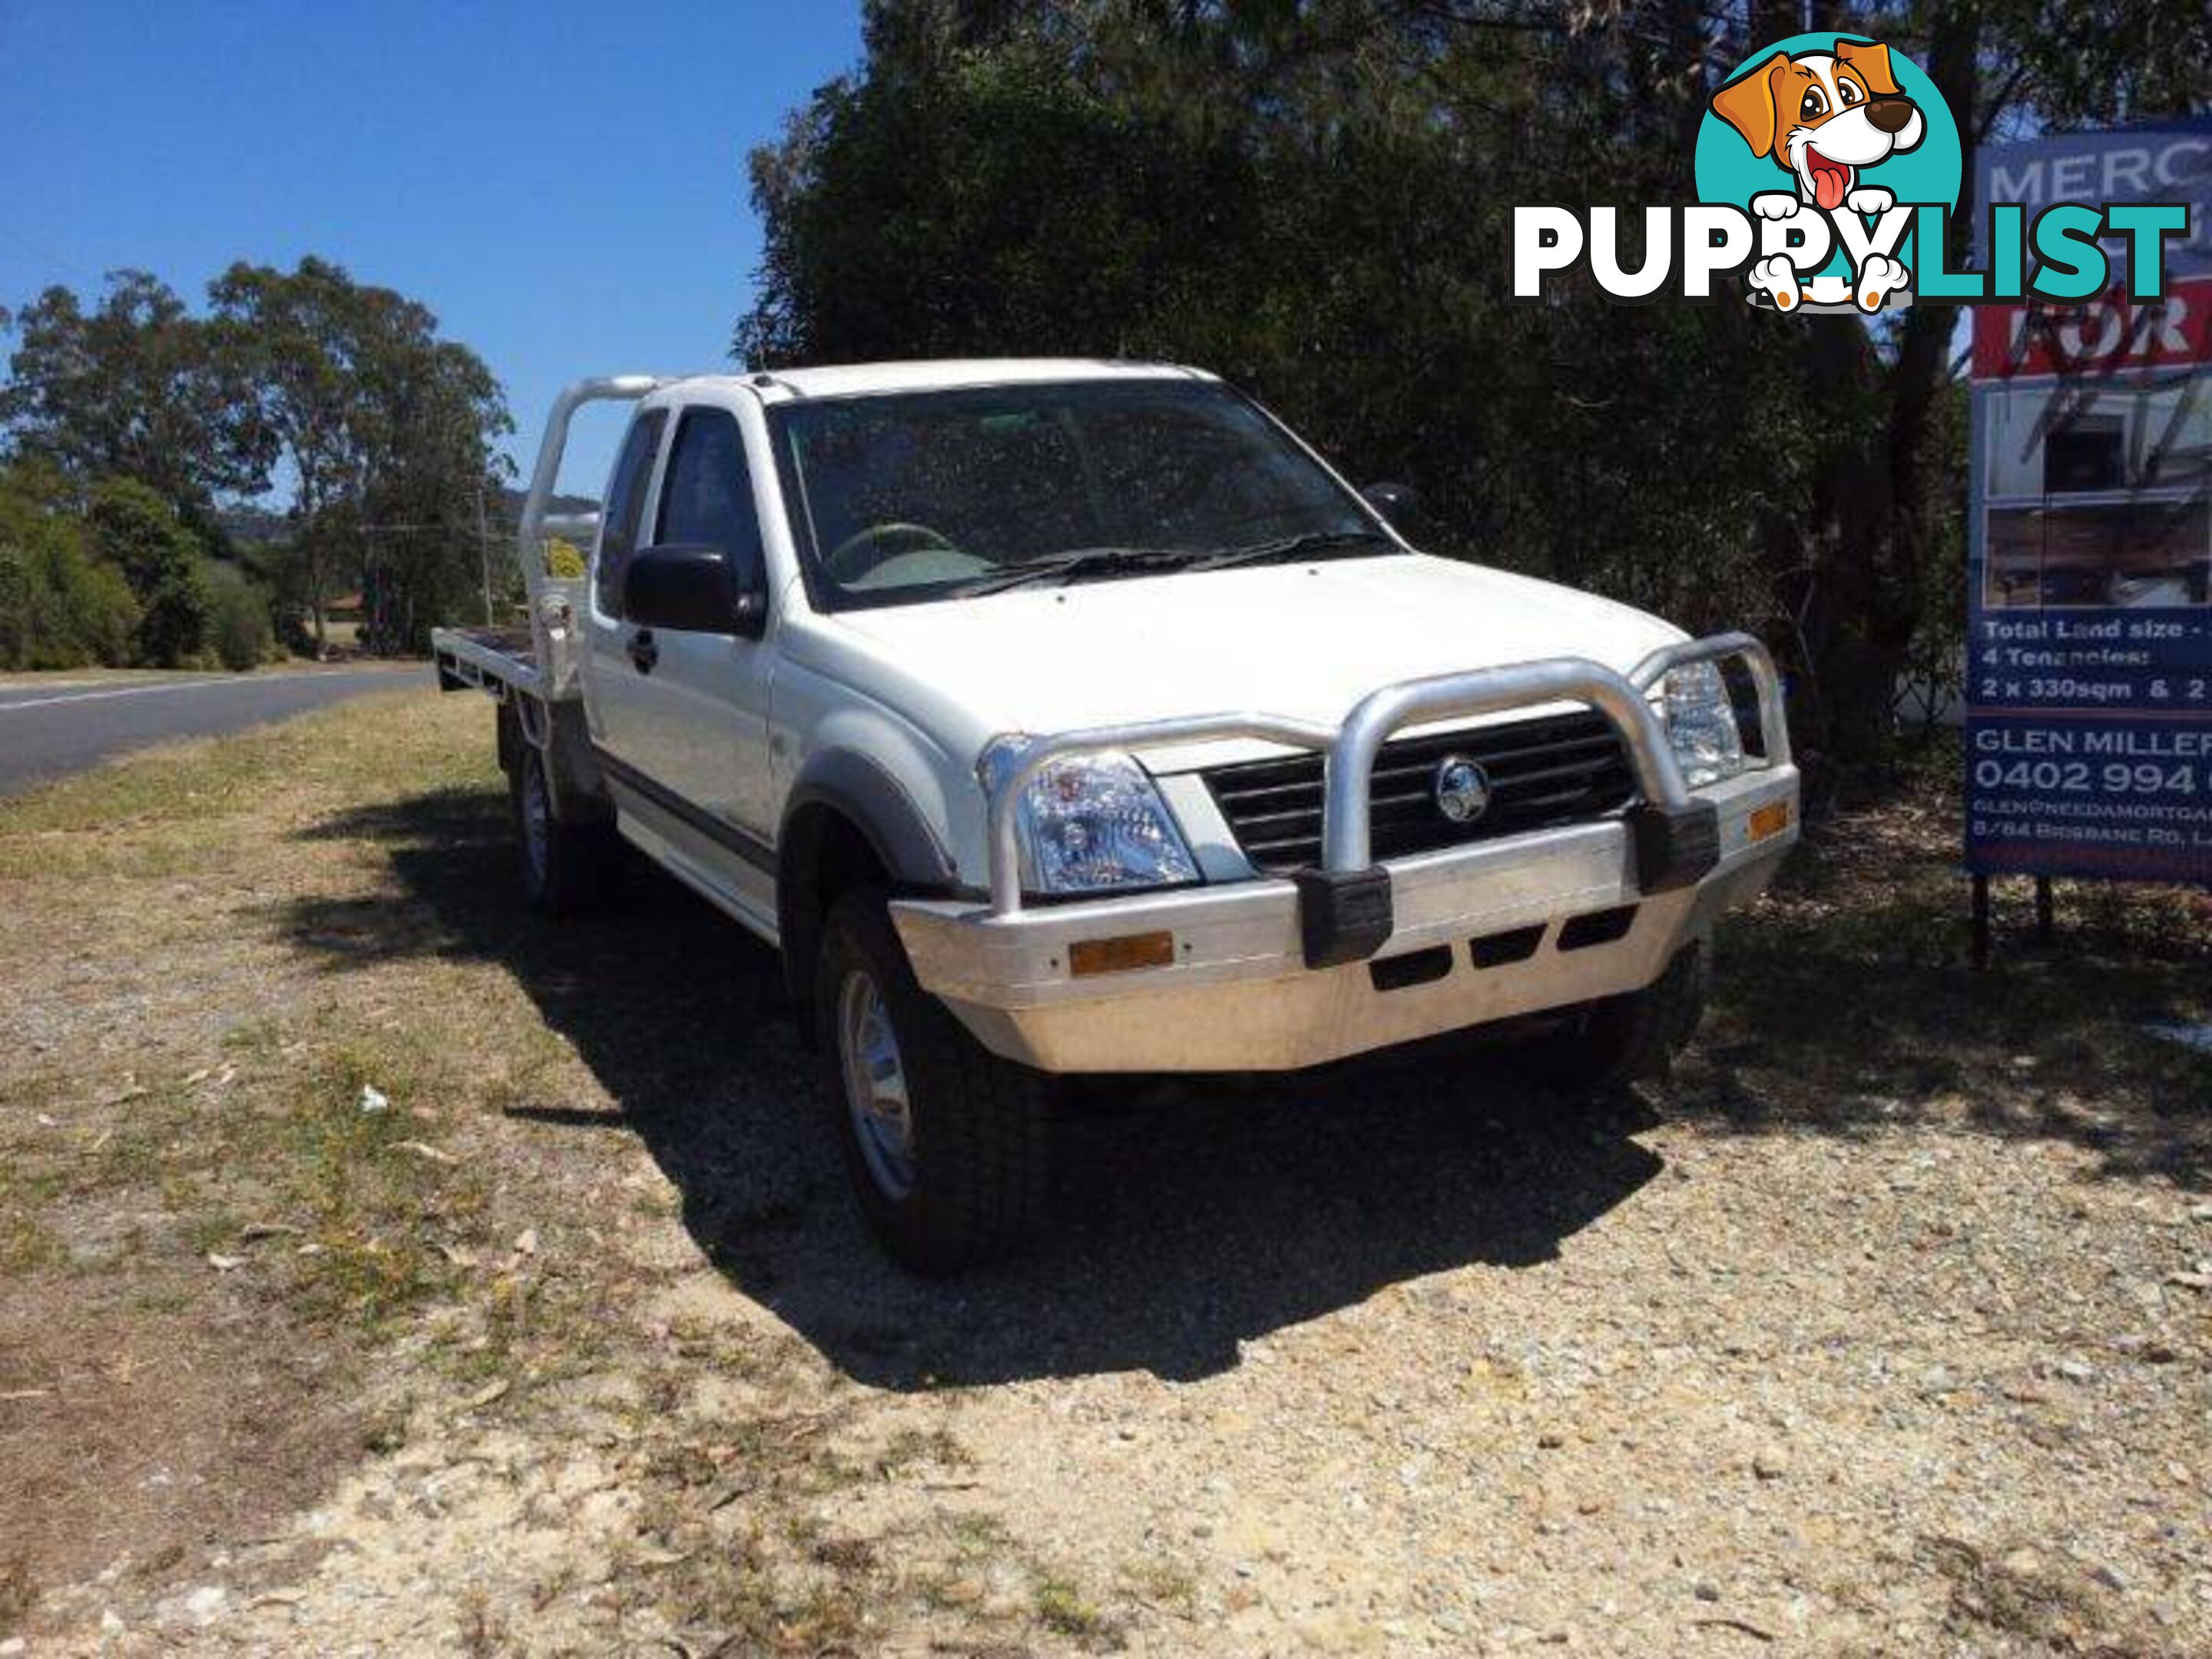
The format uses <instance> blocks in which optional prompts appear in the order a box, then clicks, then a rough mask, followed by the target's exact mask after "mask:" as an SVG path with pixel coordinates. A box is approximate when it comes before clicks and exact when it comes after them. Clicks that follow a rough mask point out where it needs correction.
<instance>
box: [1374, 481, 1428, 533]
mask: <svg viewBox="0 0 2212 1659" xmlns="http://www.w3.org/2000/svg"><path fill="white" fill-rule="evenodd" d="M1359 493H1360V495H1362V496H1363V497H1364V498H1365V500H1366V502H1367V505H1368V506H1370V507H1373V508H1374V509H1375V510H1376V512H1377V513H1381V514H1382V515H1383V522H1384V523H1386V524H1388V525H1389V526H1390V528H1391V529H1393V530H1395V531H1396V532H1398V533H1399V534H1400V535H1401V536H1403V537H1405V538H1407V540H1408V541H1411V540H1413V538H1414V537H1416V536H1417V535H1419V533H1420V531H1421V528H1422V513H1421V493H1420V491H1419V490H1418V489H1414V488H1413V485H1411V484H1401V483H1371V484H1370V485H1368V486H1367V488H1366V489H1363V490H1361V491H1360V492H1359Z"/></svg>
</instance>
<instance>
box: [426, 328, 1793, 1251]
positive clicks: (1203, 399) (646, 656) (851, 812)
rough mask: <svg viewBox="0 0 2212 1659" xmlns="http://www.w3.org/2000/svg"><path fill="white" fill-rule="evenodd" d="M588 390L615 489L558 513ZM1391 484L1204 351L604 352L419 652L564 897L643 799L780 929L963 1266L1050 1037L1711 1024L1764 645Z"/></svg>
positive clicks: (1769, 673) (1623, 1047)
mask: <svg viewBox="0 0 2212 1659" xmlns="http://www.w3.org/2000/svg"><path fill="white" fill-rule="evenodd" d="M605 398H612V399H623V400H630V401H634V402H635V404H636V410H635V415H634V416H633V418H632V421H631V423H630V426H629V435H628V436H627V438H626V439H625V441H623V446H622V449H621V452H620V453H619V455H618V457H617V460H616V463H615V466H614V471H613V476H612V477H611V479H610V480H609V482H608V484H607V489H606V492H605V503H604V506H603V507H602V509H601V511H600V513H599V517H598V520H597V522H596V523H595V524H594V523H592V522H591V521H590V520H577V521H549V520H548V517H547V503H548V501H549V498H550V495H551V494H552V489H553V485H554V481H555V478H556V475H557V473H558V471H559V467H560V461H561V455H562V449H563V447H564V446H565V444H566V441H567V435H568V422H569V417H570V416H571V415H572V414H573V412H574V410H576V408H577V407H578V406H579V405H580V404H584V403H586V402H589V401H592V400H594V399H605ZM1411 505H1412V502H1411V495H1410V492H1408V491H1406V490H1404V489H1401V488H1398V487H1395V486H1388V485H1378V486H1376V488H1375V489H1371V490H1370V491H1369V492H1367V494H1366V495H1362V494H1361V493H1359V492H1358V491H1357V490H1354V489H1352V488H1351V487H1349V486H1348V485H1347V484H1346V483H1345V482H1344V480H1343V479H1342V478H1340V477H1338V476H1337V474H1336V473H1334V471H1331V470H1330V469H1329V467H1328V465H1326V464H1324V463H1323V462H1322V460H1321V459H1319V458H1318V457H1317V456H1316V454H1315V453H1313V452H1312V451H1311V450H1310V449H1309V448H1307V447H1305V446H1304V444H1303V443H1301V442H1300V441H1298V440H1297V438H1296V437H1294V436H1293V435H1291V433H1290V432H1288V431H1287V430H1285V428H1283V427H1282V426H1281V425H1280V424H1279V423H1278V422H1276V421H1275V420H1274V419H1273V417H1272V416H1268V415H1267V413H1265V412H1264V411H1263V410H1261V409H1260V408H1259V407H1257V406H1256V405H1255V404H1253V403H1252V402H1251V401H1249V399H1248V398H1244V397H1243V396H1242V395H1240V394H1239V393H1238V392H1235V391H1233V390H1231V388H1230V387H1228V386H1225V385H1224V384H1222V383H1221V382H1220V381H1219V380H1216V379H1214V378H1213V377H1212V376H1210V375H1207V374H1200V373H1197V372H1195V371H1193V370H1190V369H1186V368H1164V367H1145V366H1140V365H1131V364H1121V363H1100V362H1044V361H1017V362H942V363H894V364H884V365H878V366H872V367H854V368H815V369H798V370H779V371H777V372H775V373H774V374H750V375H716V376H702V377H699V378H696V379H684V380H660V379H654V378H651V377H647V376H624V377H619V378H615V379H608V380H587V381H585V382H583V383H581V384H580V385H578V386H572V387H571V388H569V389H568V391H567V392H563V393H562V396H561V398H559V399H558V401H557V402H556V404H555V405H554V407H553V410H552V413H551V415H550V419H549V421H548V422H547V427H546V432H545V437H544V445H543V447H542V450H541V452H540V453H539V456H538V465H537V468H536V472H535V475H534V477H532V483H531V489H530V494H529V497H528V499H527V501H526V504H525V506H524V508H523V513H522V521H521V526H520V541H521V553H522V564H523V568H524V571H525V573H526V580H527V582H528V586H529V615H528V626H527V628H526V629H513V630H507V631H501V630H495V629H485V630H481V631H477V630H461V629H446V630H441V631H440V632H439V633H438V634H437V635H435V653H436V657H437V665H438V671H439V676H440V679H441V684H445V685H446V686H447V687H456V686H461V685H473V686H479V687H481V688H483V690H486V691H489V693H491V694H492V696H494V697H495V698H496V699H497V700H498V702H499V705H500V711H499V733H500V745H499V752H500V758H501V763H502V765H503V766H504V767H505V769H506V771H507V775H508V777H509V780H510V781H511V784H512V790H513V801H514V810H515V817H516V821H517V825H518V829H519V832H520V842H521V846H522V849H523V858H522V866H523V873H524V876H525V878H526V883H527V884H528V887H529V890H530V892H531V895H532V897H533V898H534V899H535V901H536V902H538V904H539V905H541V906H542V907H544V908H546V909H547V910H549V911H553V912H556V913H557V912H563V911H568V910H570V909H572V908H577V907H579V906H580V905H582V904H584V903H586V902H589V901H590V900H591V899H592V898H593V897H594V896H598V895H599V894H600V893H601V892H603V891H604V890H605V887H606V884H607V882H608V878H609V875H610V863H609V854H610V853H611V850H612V849H613V848H614V846H615V843H616V841H617V837H619V838H620V839H621V840H623V841H628V842H630V843H632V844H633V845H635V847H637V848H640V849H641V850H642V851H643V852H644V853H645V854H646V855H647V857H649V858H651V859H653V860H654V861H655V862H657V863H659V865H661V866H663V867H664V868H665V869H666V870H668V871H669V872H671V874H673V875H674V876H676V877H677V878H678V879H679V880H681V881H683V882H684V883H686V884H689V885H690V886H691V887H693V888H695V889H696V890H698V891H699V892H700V893H701V894H702V895H704V896H706V897H707V898H708V900H709V901H710V902H713V903H714V904H715V905H717V906H719V907H720V908H722V909H723V910H725V911H726V912H728V913H729V914H730V915H732V916H734V917H735V918H736V919H737V920H738V921H740V922H741V923H743V924H744V926H745V927H748V928H750V929H751V930H752V931H753V932H754V933H757V934H759V935H760V936H761V937H762V938H763V939H766V940H768V941H769V943H771V944H772V945H776V946H778V947H779V948H780V949H781V951H782V953H783V959H784V963H785V965H786V978H787V982H788V984H789V987H790V991H791V994H792V996H793V1000H794V1001H795V1003H796V1004H797V1006H798V1007H799V1011H800V1017H801V1021H802V1026H803V1029H805V1030H807V1032H808V1033H809V1035H810V1036H811V1037H812V1038H813V1039H814V1040H815V1041H816V1042H818V1044H819V1046H820V1048H821V1049H822V1050H823V1054H824V1056H825V1058H826V1060H827V1061H828V1063H829V1069H830V1071H831V1073H833V1075H834V1079H835V1085H834V1097H835V1100H836V1110H837V1114H838V1119H839V1122H840V1124H841V1126H842V1136H843V1139H844V1144H845V1147H846V1152H847V1158H848V1164H849V1166H850V1170H851V1174H852V1176H853V1181H854V1189H855V1191H856V1192H857V1194H858V1195H859V1199H860V1204H861V1206H862V1208H863V1209H864V1210H865V1211H866V1214H867V1216H868V1218H869V1220H870V1221H871V1222H872V1225H874V1227H875V1228H876V1230H877V1231H878V1233H879V1234H880V1236H881V1237H882V1238H883V1239H884V1243H885V1244H886V1246H887V1247H888V1248H889V1249H890V1251H891V1253H892V1254H893V1255H895V1256H896V1258H897V1259H898V1260H900V1261H902V1262H904V1263H906V1264H908V1266H910V1267H915V1268H917V1269H921V1270H923V1271H934V1272H943V1271H949V1270H952V1269H955V1268H957V1267H962V1266H963V1265H966V1264H967V1263H969V1262H971V1261H976V1260H978V1259H980V1258H981V1257H983V1256H985V1255H989V1254H991V1253H992V1252H994V1251H995V1250H998V1249H1001V1248H1003V1247H1004V1246H1006V1244H1007V1243H1010V1242H1012V1240H1014V1239H1015V1238H1017V1237H1018V1236H1019V1235H1020V1234H1021V1233H1022V1232H1023V1231H1024V1229H1025V1228H1027V1227H1029V1226H1030V1225H1032V1224H1034V1223H1035V1222H1036V1220H1037V1219H1038V1218H1039V1215H1040V1212H1041V1210H1042V1205H1043V1201H1044V1196H1045V1192H1046V1175H1047V1169H1046V1164H1047V1158H1048V1149H1049V1147H1050V1146H1051V1139H1052V1138H1051V1135H1050V1133H1049V1130H1050V1121H1051V1112H1052V1107H1053V1092H1054V1091H1053V1090H1052V1087H1051V1074H1053V1073H1103V1072H1123V1073H1132V1072H1133V1073H1168V1072H1216V1071H1238V1072H1249V1071H1267V1070H1283V1069H1288V1068H1291V1067H1297V1066H1312V1065H1316V1064H1318V1063H1320V1062H1322V1061H1326V1060H1337V1059H1340V1058H1342V1057H1343V1056H1346V1055H1348V1054H1358V1053H1361V1052H1364V1051H1366V1050H1370V1049H1376V1048H1383V1047H1385V1046H1388V1045H1389V1044H1393V1043H1401V1042H1409V1041H1412V1040H1413V1039H1416V1038H1420V1037H1426V1036H1435V1035H1437V1034H1439V1033H1443V1032H1447V1031H1454V1030H1460V1029H1462V1028H1465V1027H1469V1026H1476V1025H1493V1024H1495V1025H1498V1029H1499V1030H1500V1031H1501V1032H1510V1033H1512V1034H1515V1035H1516V1036H1521V1037H1522V1039H1523V1041H1522V1044H1521V1047H1520V1049H1519V1059H1520V1060H1521V1061H1522V1063H1523V1064H1524V1065H1526V1066H1529V1067H1530V1068H1532V1069H1533V1070H1534V1071H1536V1072H1537V1073H1539V1074H1540V1075H1541V1076H1543V1077H1544V1078H1545V1079H1547V1080H1548V1081H1549V1082H1550V1083H1551V1084H1552V1085H1554V1086H1556V1087H1559V1088H1562V1089H1566V1090H1588V1089H1592V1088H1596V1087H1601V1086H1604V1085H1609V1084H1612V1083H1615V1082H1618V1081H1620V1080H1623V1079H1626V1078H1628V1077H1631V1076H1633V1075H1636V1074H1638V1073H1641V1072H1644V1071H1648V1070H1650V1069H1652V1068H1654V1067H1655V1066H1659V1065H1662V1064H1663V1063H1664V1061H1665V1060H1666V1059H1667V1057H1668V1055H1669V1054H1670V1053H1671V1052H1672V1050H1673V1049H1674V1048H1677V1047H1679V1046H1680V1043H1681V1042H1683V1041H1684V1040H1685V1039H1686V1037H1687V1036H1688V1035H1689V1033H1690V1031H1691V1030H1692V1028H1693V1027H1694V1025H1695V1024H1696V1021H1697V1018H1698V1015H1699V1009H1700V1005H1701V1001H1702V997H1703V993H1704V986H1705V979H1706V976H1707V975H1708V974H1709V972H1710V954H1711V932H1712V926H1713V922H1714V919H1715V918H1716V917H1717V915H1719V914H1720V913H1721V912H1722V911H1723V909H1725V908H1728V907H1729V906H1730V905H1733V904H1737V903H1741V902H1744V901H1745V900H1747V899H1748V898H1749V897H1751V896H1753V895H1754V894H1755V893H1757V892H1758V891H1759V889H1760V888H1762V887H1763V886H1764V885H1765V884H1766V882H1767V881H1768V879H1769V878H1771V876H1772V875H1773V873H1774V871H1775V868H1776V866H1778V864H1779V863H1780V861H1781V859H1782V856H1783V854H1784V852H1785V851H1786V850H1787V849H1788V848H1789V847H1790V844H1791V843H1792V842H1794V841H1795V840H1796V835H1797V823H1796V819H1797V772H1796V768H1795V767H1794V766H1793V765H1792V764H1791V763H1790V748H1789V737H1788V733H1787V730H1786V728H1785V726H1784V720H1783V713H1782V699H1781V692H1780V689H1779V687H1778V684H1777V682H1776V679H1775V673H1774V668H1773V665H1772V664H1771V661H1770V660H1769V659H1768V657H1767V654H1766V653H1765V650H1764V649H1762V648H1761V647H1760V646H1759V642H1758V641H1755V640H1753V639H1752V638H1750V637H1749V636H1748V635H1741V634H1729V635H1720V636H1717V637H1715V638H1711V639H1705V640H1697V641H1692V640H1689V639H1686V637H1685V636H1684V635H1682V634H1681V633H1680V631H1679V630H1678V629H1674V628H1671V627H1669V626H1668V624H1666V623H1662V622H1660V621H1658V620H1656V618H1654V617H1649V616H1645V615H1644V614H1643V613H1641V612H1639V611H1632V610H1630V609H1628V608H1627V607H1626V606H1623V605H1616V604H1613V603H1611V602H1609V601H1607V600H1605V599H1596V598H1594V597H1592V596H1590V595H1589V594H1585V593H1581V592H1575V591H1573V590H1571V589H1568V588H1564V587H1560V586H1554V585H1552V584H1549V583H1546V582H1541V581H1535V580H1529V579H1528V578H1525V577H1521V576H1515V575H1509V574H1504V573H1503V572H1500V571H1497V570H1492V569H1486V568H1483V567H1482V566H1480V565H1474V564H1468V563H1462V562H1455V561H1452V560H1447V559H1441V558H1434V557H1431V556H1428V555H1425V554H1423V553H1419V552H1417V551H1415V550H1413V548H1412V547H1411V546H1410V545H1408V544H1407V542H1406V541H1405V540H1404V539H1402V538H1401V532H1400V530H1399V529H1398V528H1397V527H1395V523H1394V520H1395V521H1402V520H1404V519H1406V518H1407V516H1408V513H1409V511H1410V508H1411ZM563 536H573V537H574V538H575V541H576V542H577V543H579V544H582V543H588V544H589V546H590V553H589V561H588V564H585V563H582V562H580V558H579V556H578V554H577V552H576V551H575V550H573V549H562V546H561V544H560V542H559V540H558V539H557V538H561V537H563ZM549 546H550V547H551V548H553V549H554V550H555V556H553V557H551V558H550V560H549V557H548V548H549ZM1501 1022H1504V1024H1500V1023H1501Z"/></svg>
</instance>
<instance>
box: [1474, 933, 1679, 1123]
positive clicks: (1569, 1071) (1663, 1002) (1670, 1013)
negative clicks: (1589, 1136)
mask: <svg viewBox="0 0 2212 1659" xmlns="http://www.w3.org/2000/svg"><path fill="white" fill-rule="evenodd" d="M1711 982H1712V958H1711V954H1710V952H1709V951H1707V950H1706V948H1705V945H1702V944H1692V945H1685V946H1684V947H1683V948H1682V949H1681V950H1680V951H1678V952H1676V953H1675V957H1674V961H1672V962H1671V963H1668V964H1667V971H1666V972H1665V973H1663V974H1662V975H1660V976H1659V977H1658V978H1657V979H1656V980H1654V981H1652V982H1651V983H1650V985H1647V986H1645V987H1644V989H1642V990H1640V991H1631V992H1629V993H1627V994H1626V995H1624V996H1617V997H1606V998H1603V999H1601V1000H1599V1001H1596V1002H1592V1003H1589V1004H1586V1005H1584V1006H1583V1007H1581V1008H1579V1009H1577V1010H1576V1011H1575V1012H1574V1013H1573V1014H1572V1016H1571V1018H1569V1019H1568V1021H1567V1023H1566V1024H1565V1025H1564V1026H1562V1027H1561V1028H1560V1029H1559V1030H1556V1031H1553V1032H1550V1033H1548V1034H1547V1035H1546V1036H1541V1037H1539V1038H1537V1039H1535V1040H1534V1042H1528V1043H1527V1044H1525V1045H1523V1047H1522V1050H1521V1052H1520V1054H1518V1055H1517V1056H1516V1058H1517V1060H1518V1061H1519V1063H1520V1066H1521V1069H1522V1072H1523V1073H1524V1074H1526V1075H1527V1076H1528V1078H1529V1079H1530V1080H1531V1081H1533V1082H1536V1083H1541V1084H1542V1085H1544V1086H1545V1087H1547V1088H1550V1089H1556V1090H1558V1091H1560V1092H1561V1093H1563V1094H1570V1095H1601V1094H1607V1093H1610V1092H1612V1091H1615V1090H1619V1089H1625V1088H1626V1087H1627V1086H1628V1085H1630V1084H1632V1083H1635V1082H1637V1081H1638V1080H1639V1079H1644V1078H1649V1077H1662V1076H1664V1075H1665V1074H1666V1073H1667V1072H1668V1070H1669V1069H1670V1068H1671V1067H1672V1066H1673V1065H1674V1057H1675V1055H1677V1054H1680V1053H1681V1051H1682V1050H1683V1048H1686V1047H1687V1046H1688V1044H1689V1041H1690V1039H1691V1038H1692V1036H1695V1035H1696V1034H1697V1030H1698V1026H1699V1022H1701V1021H1702V1020H1703V1019H1704V1018H1705V992H1706V989H1707V987H1709V986H1710V985H1711Z"/></svg>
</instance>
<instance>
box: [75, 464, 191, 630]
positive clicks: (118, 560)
mask: <svg viewBox="0 0 2212 1659" xmlns="http://www.w3.org/2000/svg"><path fill="white" fill-rule="evenodd" d="M86 523H87V525H88V526H89V528H90V530H91V532H92V538H93V544H94V547H95V548H96V549H97V550H98V551H99V553H100V556H101V557H102V558H104V559H105V560H106V561H107V562H108V563H109V564H111V565H112V566H113V567H114V568H116V569H117V570H118V571H120V572H121V573H122V574H123V578H124V580H125V581H126V582H128V583H129V584H130V586H131V592H132V593H133V594H134V595H135V596H136V598H137V602H138V607H139V618H138V627H137V656H138V659H139V660H140V661H142V662H144V663H147V664H149V665H152V666H155V667H159V668H174V667H177V666H179V665H181V664H185V663H188V662H191V661H192V660H194V659H197V658H198V657H199V656H200V655H201V654H202V653H204V651H205V650H206V649H207V648H208V646H209V643H210V640H209V629H210V623H211V622H212V621H213V618H214V611H215V598H214V594H213V593H212V592H210V588H209V585H208V576H207V572H206V568H205V565H206V558H205V556H204V554H203V553H202V551H201V549H200V543H199V539H198V538H197V537H196V536H194V535H193V534H192V532H191V531H190V530H189V529H187V528H186V527H185V524H184V523H183V521H182V520H179V518H178V516H177V512H176V509H175V508H174V507H171V506H170V505H169V503H168V502H167V501H164V500H163V499H162V498H161V496H160V495H158V494H156V493H155V491H154V490H153V489H149V487H148V486H146V485H145V484H143V483H138V482H137V480H135V479H130V478H111V479H109V480H108V481H106V483H102V484H100V485H99V486H98V487H97V488H96V489H94V491H93V493H92V503H91V507H90V509H89V511H88V513H86Z"/></svg>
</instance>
